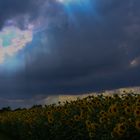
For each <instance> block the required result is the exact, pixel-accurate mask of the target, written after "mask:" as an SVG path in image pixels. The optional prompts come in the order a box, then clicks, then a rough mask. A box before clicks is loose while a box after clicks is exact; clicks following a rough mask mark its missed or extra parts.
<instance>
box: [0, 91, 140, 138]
mask: <svg viewBox="0 0 140 140" xmlns="http://www.w3.org/2000/svg"><path fill="white" fill-rule="evenodd" d="M0 131H2V132H5V133H6V134H9V135H11V136H13V137H14V138H15V139H16V140H125V139H127V138H128V139H130V140H139V139H140V94H135V93H124V94H122V95H118V94H112V95H110V96H109V95H108V96H104V95H103V94H99V95H96V96H94V95H90V96H87V97H85V98H83V99H79V98H77V100H76V101H69V102H68V101H65V102H63V103H61V102H59V103H58V104H51V105H45V106H41V105H40V106H34V107H32V108H30V109H20V110H11V111H4V112H1V113H0Z"/></svg>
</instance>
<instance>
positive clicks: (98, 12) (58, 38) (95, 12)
mask: <svg viewBox="0 0 140 140" xmlns="http://www.w3.org/2000/svg"><path fill="white" fill-rule="evenodd" d="M89 3H90V9H87V7H84V6H83V7H82V6H75V7H72V5H71V7H69V9H67V8H65V7H64V6H63V5H62V4H60V3H58V1H55V0H52V1H51V0H48V1H46V2H45V1H43V0H38V1H36V0H25V1H19V0H13V1H12V2H11V1H10V0H1V1H0V23H1V28H2V27H3V26H4V25H5V24H4V23H6V22H7V21H8V20H10V19H15V22H16V23H17V24H18V25H19V26H20V27H23V23H24V22H25V23H26V20H25V21H24V22H23V23H20V22H19V21H20V20H19V19H20V18H22V19H23V20H24V18H23V17H26V18H27V17H29V21H28V22H29V23H30V22H34V23H36V22H38V21H40V22H43V26H44V24H48V23H49V24H48V26H47V29H45V30H44V31H42V32H41V33H39V34H38V35H36V36H35V37H34V38H35V40H37V41H36V43H34V42H33V43H31V44H30V45H31V46H32V47H27V48H26V49H25V50H24V58H25V59H24V63H25V65H24V68H23V69H20V70H18V71H16V74H14V75H8V76H7V73H8V72H7V71H6V72H5V71H2V72H1V73H0V75H1V79H0V93H1V96H2V97H11V98H13V97H14V98H30V97H32V96H35V95H39V94H41V95H42V94H44V95H50V94H51V95H52V94H67V93H71V94H76V93H78V92H87V91H99V90H105V89H113V88H120V87H127V86H139V85H140V79H139V76H140V74H139V71H140V18H139V17H140V10H139V5H140V2H139V1H138V0H133V1H132V0H124V1H122V0H106V1H104V0H95V1H94V2H93V0H91V1H89ZM84 8H85V9H84ZM27 15H28V16H27ZM26 18H25V19H26ZM42 19H43V20H42ZM25 25H26V24H25ZM21 63H23V62H21Z"/></svg>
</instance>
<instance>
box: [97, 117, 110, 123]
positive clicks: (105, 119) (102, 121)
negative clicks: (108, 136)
mask: <svg viewBox="0 0 140 140" xmlns="http://www.w3.org/2000/svg"><path fill="white" fill-rule="evenodd" d="M99 122H100V123H101V124H103V123H107V122H108V118H107V117H100V119H99Z"/></svg>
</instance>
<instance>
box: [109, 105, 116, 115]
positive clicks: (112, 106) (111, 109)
mask: <svg viewBox="0 0 140 140" xmlns="http://www.w3.org/2000/svg"><path fill="white" fill-rule="evenodd" d="M108 112H109V114H110V115H111V116H115V115H116V114H117V113H118V108H117V105H111V106H110V107H109V110H108Z"/></svg>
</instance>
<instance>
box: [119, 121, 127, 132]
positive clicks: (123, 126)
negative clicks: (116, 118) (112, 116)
mask: <svg viewBox="0 0 140 140" xmlns="http://www.w3.org/2000/svg"><path fill="white" fill-rule="evenodd" d="M117 127H118V130H119V131H121V132H125V131H126V129H127V127H126V125H125V124H124V123H119V124H118V126H117Z"/></svg>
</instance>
